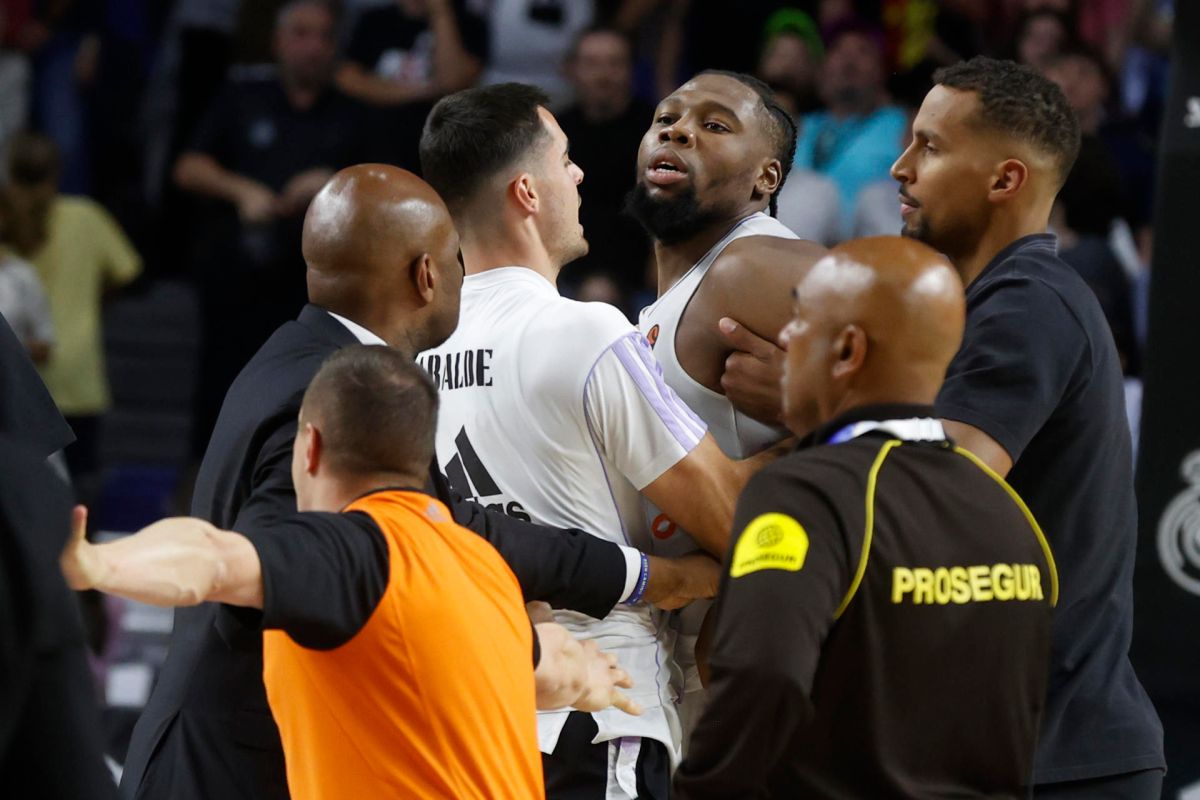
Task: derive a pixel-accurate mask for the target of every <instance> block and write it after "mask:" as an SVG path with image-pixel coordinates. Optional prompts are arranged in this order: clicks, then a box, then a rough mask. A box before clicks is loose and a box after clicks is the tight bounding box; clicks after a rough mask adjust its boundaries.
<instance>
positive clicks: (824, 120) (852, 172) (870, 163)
mask: <svg viewBox="0 0 1200 800" xmlns="http://www.w3.org/2000/svg"><path fill="white" fill-rule="evenodd" d="M884 79H885V74H884V51H883V37H882V34H881V33H880V31H879V30H878V29H876V28H874V27H871V26H870V25H868V24H866V23H864V22H862V21H861V20H853V21H850V22H846V23H844V24H842V25H841V26H839V27H836V28H834V30H833V31H832V32H831V33H830V34H829V36H828V37H827V43H826V55H825V65H824V67H823V68H822V70H821V95H822V97H823V98H824V100H825V104H826V106H827V107H828V110H827V111H819V112H816V113H813V114H807V115H805V116H804V117H803V119H802V122H801V126H800V140H799V142H798V143H797V145H796V161H795V163H796V166H797V167H801V168H806V169H810V170H814V171H816V172H819V173H821V174H822V175H825V176H826V177H828V178H829V179H830V180H832V181H833V182H834V183H835V184H837V187H838V192H839V194H840V197H841V207H842V209H843V210H844V214H849V213H851V210H852V209H853V208H854V206H855V202H856V201H857V199H858V194H859V192H860V191H861V190H862V189H863V187H865V186H867V185H868V184H870V183H871V182H873V181H878V180H882V179H884V178H887V176H888V171H889V170H890V169H891V165H892V162H893V161H895V159H896V157H897V156H898V155H899V154H900V140H901V137H902V136H903V135H904V127H905V121H906V118H905V114H904V111H902V110H901V109H899V108H897V107H895V106H893V105H890V104H889V102H888V95H887V91H886V89H885V88H884ZM848 227H849V220H847V219H845V217H843V221H842V229H843V230H845V229H846V228H848Z"/></svg>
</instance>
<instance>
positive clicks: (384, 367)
mask: <svg viewBox="0 0 1200 800" xmlns="http://www.w3.org/2000/svg"><path fill="white" fill-rule="evenodd" d="M437 407H438V394H437V389H435V388H434V386H433V382H432V381H430V380H429V376H428V375H426V374H425V371H424V370H423V369H421V368H420V367H419V366H417V365H416V363H414V362H413V360H412V359H411V358H409V357H408V356H407V355H405V354H404V353H401V352H400V351H399V350H394V349H392V348H390V347H385V346H382V345H354V346H351V347H346V348H343V349H341V350H339V351H338V352H336V353H334V354H333V355H332V356H330V357H329V358H328V359H326V361H325V363H324V364H322V365H321V369H320V370H319V371H318V372H317V374H316V376H315V377H314V378H313V379H312V382H311V383H310V384H309V385H308V390H307V391H306V392H305V393H304V403H303V405H302V406H301V418H302V419H303V420H304V421H306V422H316V423H317V424H318V427H319V428H320V430H321V434H322V440H323V443H324V448H325V449H324V452H325V458H327V459H329V462H330V465H331V466H332V467H333V468H334V469H336V470H338V471H339V472H346V473H350V474H354V475H364V474H370V473H377V472H400V473H408V474H421V473H423V472H424V471H426V470H427V469H428V468H429V463H430V462H431V461H432V460H433V452H434V434H435V432H436V428H437Z"/></svg>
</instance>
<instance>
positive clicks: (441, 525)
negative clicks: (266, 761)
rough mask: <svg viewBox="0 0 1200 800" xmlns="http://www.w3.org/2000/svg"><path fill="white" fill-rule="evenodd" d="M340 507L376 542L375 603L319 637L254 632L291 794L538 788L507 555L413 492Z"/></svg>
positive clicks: (528, 663) (526, 654)
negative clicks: (339, 639)
mask: <svg viewBox="0 0 1200 800" xmlns="http://www.w3.org/2000/svg"><path fill="white" fill-rule="evenodd" d="M346 511H347V512H350V513H349V514H343V515H339V516H342V517H346V516H350V515H355V516H360V517H363V518H362V519H360V520H350V522H352V523H354V524H361V525H362V526H363V527H364V528H365V527H366V526H367V525H372V524H373V525H374V526H377V527H376V529H377V530H378V531H379V532H380V533H381V534H382V538H383V539H384V540H385V542H386V547H387V555H388V563H389V565H390V569H389V572H388V575H387V578H386V584H385V588H384V591H383V593H382V596H381V597H380V599H379V602H378V604H376V606H375V608H374V612H373V613H372V614H370V617H369V618H368V619H366V620H365V624H364V625H362V627H361V629H359V630H358V631H357V632H356V633H355V634H354V635H353V637H352V638H350V639H349V640H348V641H346V642H345V643H344V644H341V645H340V646H338V647H334V648H332V649H329V650H318V649H312V648H309V647H305V646H303V645H302V644H299V643H297V639H295V638H293V636H294V635H295V634H294V632H292V631H294V627H295V626H294V624H284V625H282V627H283V630H269V631H267V632H266V633H265V634H264V635H263V660H264V671H263V676H264V679H265V682H266V686H267V698H268V700H269V701H270V703H271V710H272V712H273V713H274V715H275V721H276V723H278V725H279V731H280V734H281V735H282V737H283V747H284V752H285V753H286V754H287V775H288V786H289V787H290V789H291V793H292V797H293V799H294V800H308V799H309V798H313V799H314V800H315V798H320V797H333V796H339V797H362V798H367V797H385V796H387V797H420V798H435V797H446V798H451V797H453V798H480V800H484V799H485V798H486V799H487V800H506V799H507V798H511V799H512V800H528V798H531V797H541V796H542V793H543V792H542V762H541V758H540V756H539V754H538V749H537V723H536V717H535V704H534V684H533V680H532V664H533V662H532V654H533V630H532V627H531V626H530V624H529V617H528V616H527V615H526V614H525V606H524V603H523V601H522V599H521V590H520V588H519V587H518V585H517V580H516V578H515V577H514V576H513V574H512V571H511V570H509V568H508V565H507V564H505V563H504V561H503V560H502V559H501V558H500V555H499V554H498V553H497V552H496V550H495V549H494V548H493V547H492V546H491V545H489V544H488V543H487V542H485V541H484V540H483V539H481V538H480V537H479V536H477V535H475V534H473V533H471V532H470V531H467V530H465V529H463V528H461V527H459V526H458V525H456V524H455V523H454V522H453V521H451V519H450V514H449V512H448V511H447V510H446V508H445V506H443V505H442V504H441V503H439V502H438V501H436V500H433V499H431V498H430V497H429V496H428V495H425V494H422V493H420V492H414V491H382V492H377V493H374V494H369V495H367V496H366V497H364V498H362V499H359V500H356V501H355V502H354V503H352V504H350V505H349V506H347V508H346ZM356 512H357V513H356ZM363 515H365V516H363ZM260 555H264V553H263V551H262V550H261V549H260ZM280 561H281V562H282V559H281V560H280ZM268 562H269V559H267V558H263V564H264V570H263V579H264V589H265V592H264V600H265V602H264V614H265V619H264V622H266V623H268V624H272V623H275V622H283V621H282V620H272V619H271V609H272V605H273V598H272V596H271V591H272V579H275V580H279V581H280V582H283V581H288V582H291V581H294V578H289V577H288V576H285V575H275V574H273V572H272V571H269V570H268V568H267V563H268ZM268 576H271V577H270V578H269V577H268ZM300 641H302V642H303V641H305V640H304V639H303V638H300ZM331 687H336V689H337V690H336V691H331ZM385 791H386V794H385Z"/></svg>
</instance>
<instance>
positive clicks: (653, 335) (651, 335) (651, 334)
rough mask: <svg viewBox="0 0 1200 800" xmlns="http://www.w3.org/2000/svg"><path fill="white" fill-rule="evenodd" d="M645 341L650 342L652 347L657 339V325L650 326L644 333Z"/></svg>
mask: <svg viewBox="0 0 1200 800" xmlns="http://www.w3.org/2000/svg"><path fill="white" fill-rule="evenodd" d="M646 341H647V342H649V343H650V346H651V347H654V343H655V342H657V341H658V325H655V326H654V327H652V328H651V329H650V332H649V333H647V334H646Z"/></svg>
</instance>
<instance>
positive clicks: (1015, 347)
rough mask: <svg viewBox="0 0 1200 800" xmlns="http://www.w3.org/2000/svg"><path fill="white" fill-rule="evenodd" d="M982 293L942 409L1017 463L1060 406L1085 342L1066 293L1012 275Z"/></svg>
mask: <svg viewBox="0 0 1200 800" xmlns="http://www.w3.org/2000/svg"><path fill="white" fill-rule="evenodd" d="M984 291H985V292H986V294H985V295H984V296H982V297H980V298H978V299H973V300H972V303H971V305H972V307H971V309H970V310H969V311H968V313H967V329H966V331H965V332H964V334H963V343H962V347H961V348H959V351H958V355H956V356H955V357H954V360H953V361H952V362H951V363H950V367H949V369H948V370H947V371H946V382H945V383H944V384H943V385H942V389H941V392H940V393H939V394H938V398H937V404H936V407H937V413H938V415H939V416H940V417H942V418H944V419H950V420H955V421H958V422H965V423H966V424H968V425H971V426H973V427H975V428H978V429H979V430H981V431H983V432H984V433H986V434H987V435H988V436H990V437H991V438H993V439H995V440H996V442H997V443H998V444H999V445H1000V446H1001V447H1003V448H1004V449H1005V450H1006V451H1008V455H1009V456H1010V457H1011V458H1012V460H1013V461H1016V460H1017V459H1019V458H1020V457H1021V453H1022V452H1024V450H1025V447H1026V445H1028V444H1029V441H1030V440H1031V439H1032V438H1033V437H1034V435H1035V434H1036V433H1037V432H1038V431H1039V430H1041V428H1042V426H1043V425H1045V424H1046V420H1048V419H1049V418H1050V415H1051V414H1052V413H1053V412H1054V409H1055V408H1057V407H1058V405H1059V402H1060V400H1061V399H1062V397H1063V395H1064V393H1065V392H1066V391H1067V387H1068V386H1069V385H1070V383H1071V380H1072V376H1073V375H1074V374H1075V372H1076V370H1077V369H1078V368H1079V366H1080V364H1079V362H1080V359H1081V358H1083V357H1084V356H1086V354H1087V352H1088V349H1087V340H1086V336H1085V334H1084V331H1083V329H1082V327H1081V326H1080V325H1079V323H1078V321H1077V320H1076V319H1075V316H1074V315H1073V314H1072V313H1071V311H1070V310H1069V309H1068V308H1067V306H1066V304H1065V303H1064V302H1063V301H1062V298H1060V297H1059V295H1058V293H1057V292H1055V291H1054V290H1053V289H1051V288H1050V287H1049V286H1047V285H1045V284H1044V283H1042V282H1041V281H1038V280H1034V279H1030V278H1020V277H1017V278H1011V279H1006V280H1001V281H996V282H994V283H992V284H991V285H989V286H987V287H986V288H985V289H984Z"/></svg>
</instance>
